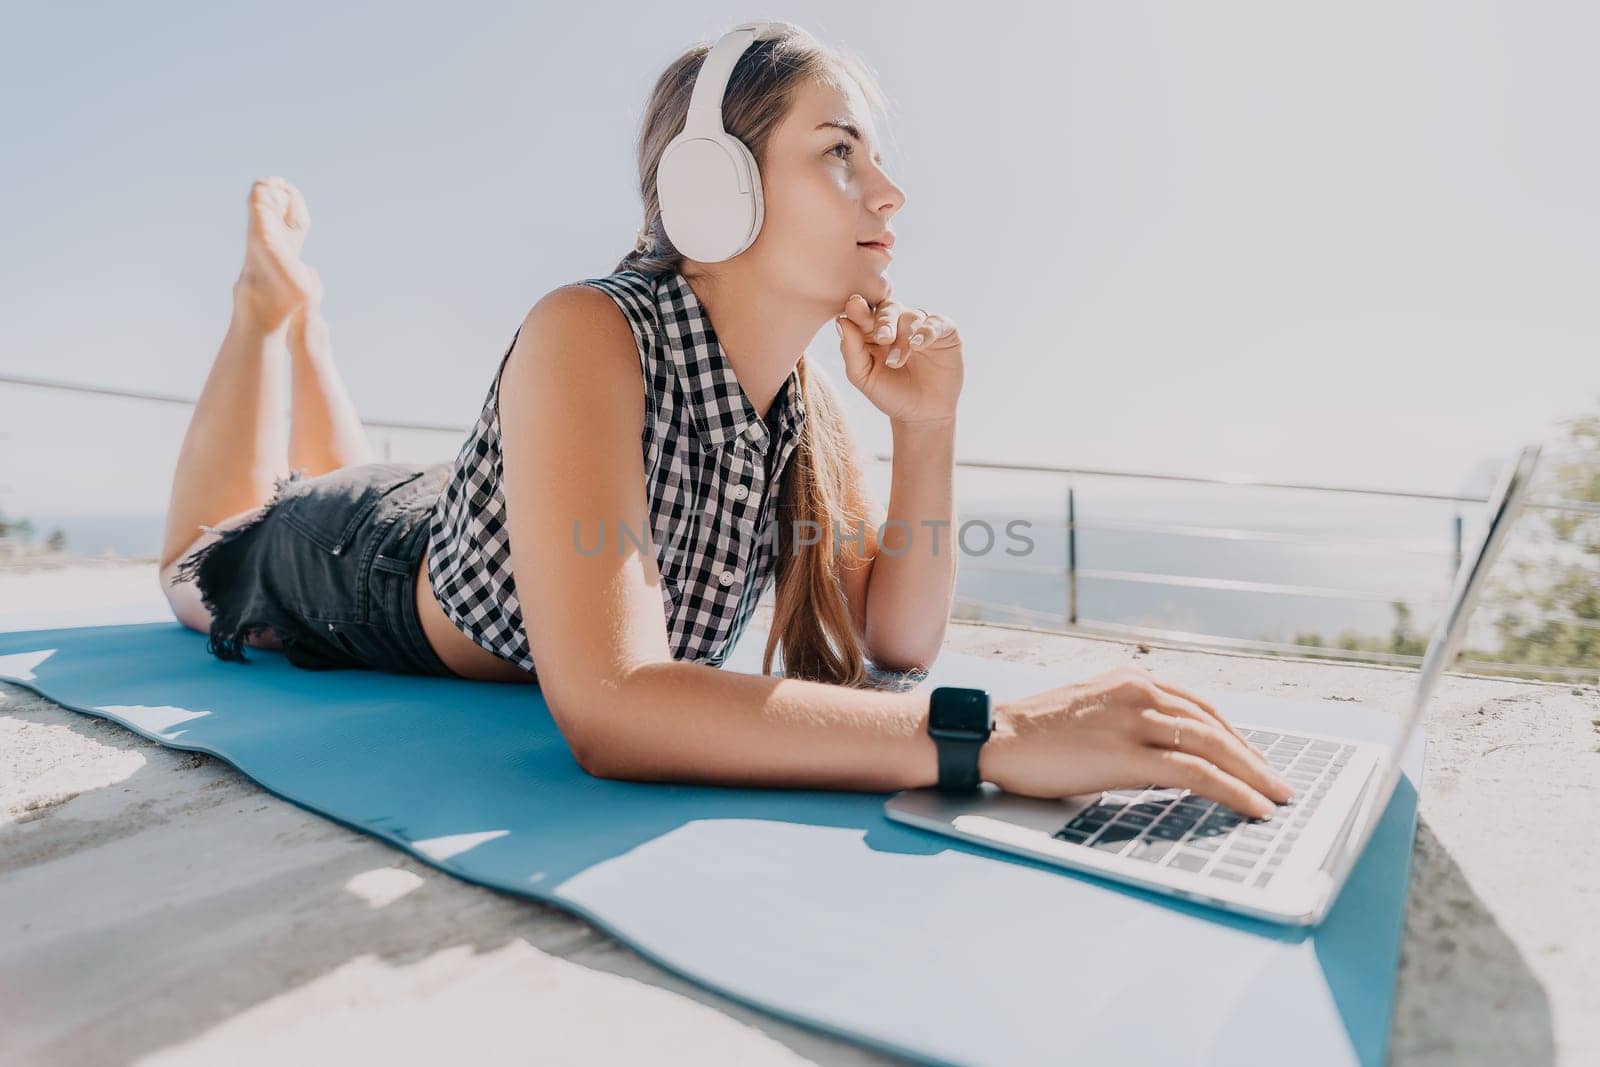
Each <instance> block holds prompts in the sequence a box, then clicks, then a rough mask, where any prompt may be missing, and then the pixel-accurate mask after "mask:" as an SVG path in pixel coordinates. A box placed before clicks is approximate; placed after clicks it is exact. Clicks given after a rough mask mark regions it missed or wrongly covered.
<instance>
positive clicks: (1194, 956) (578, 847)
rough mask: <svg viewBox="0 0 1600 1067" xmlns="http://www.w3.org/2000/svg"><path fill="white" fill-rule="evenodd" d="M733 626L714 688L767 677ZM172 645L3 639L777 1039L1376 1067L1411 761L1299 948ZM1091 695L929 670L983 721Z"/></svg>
mask: <svg viewBox="0 0 1600 1067" xmlns="http://www.w3.org/2000/svg"><path fill="white" fill-rule="evenodd" d="M765 636H766V635H765V633H764V632H761V631H759V630H756V629H754V628H752V630H751V631H749V632H747V633H746V635H745V636H744V638H743V639H742V640H741V641H740V643H739V647H738V648H737V649H736V650H735V652H734V655H733V656H732V657H731V658H730V660H729V661H728V662H727V664H725V668H724V669H727V670H739V671H758V670H759V663H760V652H761V648H762V645H763V642H764V640H765ZM204 645H205V638H204V637H203V636H202V635H200V634H197V633H195V632H193V631H190V630H187V629H185V628H184V627H182V626H181V625H179V624H178V623H176V622H171V623H146V624H140V625H101V626H85V627H73V628H65V629H54V630H34V631H28V632H11V633H0V677H4V678H7V679H10V680H12V681H15V682H19V683H21V684H23V685H26V686H28V687H29V688H31V689H34V690H36V691H38V692H39V693H41V694H43V695H45V696H48V697H50V698H51V699H53V700H55V701H57V702H58V703H61V704H64V705H66V706H67V707H70V708H74V709H76V710H78V711H81V712H85V713H87V714H90V715H98V716H101V717H104V718H108V719H111V720H113V721H115V722H118V723H121V724H122V725H124V726H126V727H128V728H129V729H131V730H133V731H135V732H136V733H138V734H140V735H142V736H144V737H148V738H150V739H152V740H154V741H158V742H160V743H162V744H164V745H168V746H170V747H172V748H178V749H190V750H195V751H200V752H206V753H209V754H211V755H214V756H218V757H220V758H222V759H225V760H227V761H228V762H229V763H232V764H233V765H234V766H236V767H238V768H239V769H240V770H241V771H243V772H244V773H245V774H247V775H249V776H250V777H251V778H253V779H255V781H257V782H259V783H260V784H261V785H262V786H263V787H264V788H266V789H268V790H270V791H271V792H273V793H276V794H277V795H279V796H281V797H283V798H285V799H287V800H290V801H293V802H294V803H296V804H299V805H301V806H302V807H305V808H307V809H309V810H311V811H315V812H317V813H319V814H322V815H324V816H327V817H328V818H330V819H333V820H335V821H337V822H340V823H344V824H345V825H347V826H351V827H354V828H355V829H358V830H363V831H365V832H367V833H370V834H372V835H374V836H376V837H380V838H382V839H383V840H385V841H388V842H390V843H391V844H393V845H395V846H397V847H399V848H401V849H404V850H405V851H407V852H409V853H411V854H413V855H415V856H417V857H418V858H420V859H422V860H424V861H426V862H428V863H430V864H432V865H433V866H435V867H438V868H439V869H441V870H444V871H448V872H449V873H450V874H453V875H455V876H457V877H459V878H463V879H465V880H467V881H469V882H476V883H478V884H481V885H486V886H491V887H493V888H495V889H500V890H504V891H506V892H510V893H520V894H523V895H525V896H528V897H532V898H535V899H538V900H543V901H546V902H548V903H551V904H554V905H557V906H559V907H561V908H564V909H566V910H568V911H570V912H573V913H575V914H577V915H580V916H582V917H583V918H585V919H587V920H589V921H590V922H592V923H594V924H595V925H597V926H599V927H601V928H602V929H604V930H606V931H607V932H608V933H610V934H612V935H613V936H615V937H617V938H619V939H620V940H622V941H624V942H626V943H627V944H629V945H631V946H632V947H633V948H635V949H637V950H638V951H639V952H640V953H642V954H643V955H645V956H647V957H649V958H650V959H652V960H654V961H655V962H657V963H659V964H660V965H662V966H664V967H666V968H668V969H670V970H672V971H675V972H677V973H678V974H681V975H683V976H684V977H686V978H689V979H691V980H693V981H695V982H698V983H700V984H702V985H704V986H706V987H708V988H710V989H714V990H716V991H717V992H719V993H722V994H724V995H727V996H729V997H732V998H734V999H737V1000H739V1001H742V1002H744V1003H746V1004H750V1005H752V1006H754V1007H757V1008H760V1009H763V1010H765V1011H768V1012H771V1013H772V1014H774V1015H777V1016H781V1017H783V1018H786V1019H789V1020H791V1021H794V1022H798V1023H801V1024H803V1025H808V1026H811V1027H815V1028H817V1029H819V1030H823V1031H826V1032H830V1033H834V1034H837V1035H840V1036H842V1037H845V1038H848V1039H850V1040H852V1041H857V1042H860V1043H862V1044H864V1045H869V1046H872V1047H875V1048H878V1049H882V1050H887V1051H890V1052H895V1053H898V1054H900V1055H903V1056H909V1057H912V1058H916V1059H922V1060H926V1061H929V1062H935V1063H953V1064H1026V1063H1062V1062H1075V1063H1094V1064H1117V1063H1130V1064H1131V1063H1139V1064H1148V1063H1157V1062H1159V1063H1164V1064H1169V1065H1177V1064H1201V1063H1205V1064H1230V1065H1232V1064H1250V1063H1261V1064H1269V1063H1270V1064H1274V1065H1276V1064H1279V1063H1281V1062H1282V1061H1283V1060H1284V1058H1285V1057H1287V1056H1292V1057H1293V1058H1294V1060H1295V1061H1296V1062H1297V1063H1301V1064H1348V1063H1366V1064H1377V1063H1381V1062H1383V1061H1384V1058H1385V1049H1386V1045H1387V1040H1388V1033H1389V1021H1390V1014H1391V1008H1392V1004H1393V995H1394V984H1395V973H1396V968H1397V965H1398V962H1399V952H1400V935H1401V929H1402V918H1403V912H1404V905H1405V896H1406V880H1407V875H1408V872H1409V867H1410V857H1411V845H1412V836H1413V833H1414V830H1415V825H1416V802H1417V794H1418V788H1417V786H1418V783H1419V782H1420V781H1421V775H1422V761H1423V748H1424V744H1423V739H1422V738H1421V737H1420V736H1419V737H1417V738H1416V739H1415V740H1414V741H1413V743H1412V745H1411V748H1410V750H1409V752H1408V754H1407V757H1406V760H1405V770H1406V774H1405V776H1404V777H1403V778H1402V780H1401V783H1400V787H1399V788H1398V789H1397V791H1396V793H1395V797H1394V799H1393V801H1392V802H1391V803H1390V805H1389V807H1388V809H1387V811H1386V812H1385V814H1384V816H1383V820H1382V823H1381V825H1380V826H1379V827H1378V830H1377V832H1376V834H1375V835H1374V837H1373V839H1372V841H1371V843H1370V845H1369V847H1368V849H1367V851H1366V853H1365V855H1364V856H1363V857H1362V859H1361V861H1360V863H1359V864H1358V865H1357V867H1356V869H1355V871H1354V873H1353V874H1352V876H1351V879H1350V882H1349V883H1348V884H1347V885H1346V887H1345V890H1344V893H1343V894H1342V896H1341V897H1340V900H1339V902H1338V904H1337V905H1336V907H1335V908H1334V910H1333V911H1332V913H1331V914H1330V915H1329V917H1328V918H1327V919H1326V920H1324V922H1323V924H1322V925H1321V926H1319V927H1317V928H1315V929H1314V930H1304V929H1296V928H1286V927H1279V926H1275V925H1273V924H1270V923H1265V922H1259V921H1256V920H1253V919H1249V918H1244V917H1238V916H1231V915H1228V914H1227V913H1224V912H1220V911H1215V910H1212V909H1209V908H1206V907H1203V906H1201V905H1198V904H1193V903H1190V902H1186V901H1182V900H1178V899H1175V898H1168V897H1164V896H1161V895H1159V894H1155V893H1149V892H1146V891H1144V890H1140V889H1136V888H1133V887H1129V886H1122V885H1118V884H1117V883H1114V882H1110V881H1107V880H1104V879H1100V878H1097V877H1094V876H1091V875H1080V874H1075V873H1072V872H1067V871H1063V870H1061V869H1058V868H1054V867H1049V866H1047V865H1045V864H1040V863H1035V862H1032V861H1030V860H1026V859H1022V858H1020V857H1015V856H1011V855H1008V854H1006V853H1002V852H998V851H993V850H989V849H986V848H983V847H981V846H977V845H968V844H966V843H964V842H961V841H957V840H954V839H951V838H946V837H943V836H941V835H937V834H932V833H928V832H925V831H922V830H918V829H915V828H912V827H907V826H903V825H901V824H898V823H894V822H890V821H889V820H888V819H887V818H886V817H885V816H884V814H883V801H884V799H885V796H884V795H883V794H871V793H841V792H828V791H816V792H812V791H800V790H780V789H766V790H763V789H731V788H720V787H708V786H693V785H675V784H648V783H637V782H618V781H606V780H602V779H596V778H592V777H590V776H588V775H587V774H585V773H584V772H583V771H582V770H581V769H580V768H579V767H578V766H577V764H576V763H574V762H573V760H572V757H571V755H570V753H569V752H568V750H567V746H566V744H565V743H564V741H563V740H562V738H561V734H560V732H559V731H558V730H557V729H556V727H555V725H554V723H553V722H552V720H551V718H550V715H549V712H548V710H547V708H546V706H545V704H544V702H543V699H542V698H541V696H540V694H539V692H538V690H537V689H536V688H535V687H533V686H527V685H514V684H496V683H485V682H468V681H464V680H460V679H452V678H423V677H407V676H400V675H389V674H381V673H376V672H371V671H329V672H316V671H305V670H301V669H299V668H297V667H294V666H293V665H291V664H290V663H289V662H288V661H287V659H285V658H284V656H283V655H282V653H279V652H272V651H265V650H256V649H252V650H250V651H249V653H248V654H249V657H250V660H249V662H248V663H244V664H240V663H230V662H223V661H220V660H217V659H215V658H213V657H211V656H208V655H207V654H206V653H205V649H204ZM1082 676H1083V675H1077V674H1074V673H1072V672H1070V671H1063V670H1059V669H1049V668H1042V667H1036V666H1031V665H1027V664H1018V663H1008V662H1003V661H996V660H987V659H982V658H980V657H976V656H970V655H963V654H958V653H953V652H946V653H944V654H943V655H941V656H940V658H939V660H938V661H937V663H936V664H935V665H934V669H933V671H932V672H931V674H930V676H929V678H928V680H927V681H926V682H925V683H923V684H924V685H925V686H927V687H930V688H931V687H932V686H936V685H951V684H956V685H980V686H984V687H987V688H988V689H989V690H990V691H991V692H992V693H994V694H995V696H996V697H997V698H998V699H1006V698H1009V697H1013V696H1019V695H1022V694H1025V693H1031V692H1037V691H1039V690H1041V689H1044V688H1048V687H1051V686H1055V685H1061V684H1064V683H1066V682H1069V681H1074V680H1076V679H1078V678H1079V677H1082ZM1195 691H1196V692H1198V693H1199V694H1200V695H1202V696H1204V697H1206V698H1207V699H1209V700H1211V701H1212V702H1213V703H1214V704H1215V705H1216V706H1217V707H1218V708H1220V709H1221V710H1223V712H1224V714H1227V715H1228V716H1229V717H1230V718H1231V719H1237V720H1240V721H1249V722H1255V723H1260V724H1262V725H1264V726H1268V727H1282V728H1295V727H1300V728H1303V729H1312V730H1337V731H1341V732H1344V733H1347V734H1349V735H1351V736H1356V737H1364V738H1370V739H1373V740H1379V739H1383V738H1385V737H1387V736H1388V730H1389V729H1391V728H1392V725H1393V722H1394V720H1393V718H1392V717H1390V716H1389V715H1388V714H1386V713H1384V712H1382V711H1379V710H1377V709H1374V708H1370V707H1364V706H1362V705H1360V704H1354V703H1346V702H1338V703H1335V702H1332V701H1306V700H1285V699H1279V698H1276V697H1266V696H1259V695H1254V694H1247V693H1233V692H1228V691H1226V690H1219V689H1199V688H1198V687H1196V688H1195Z"/></svg>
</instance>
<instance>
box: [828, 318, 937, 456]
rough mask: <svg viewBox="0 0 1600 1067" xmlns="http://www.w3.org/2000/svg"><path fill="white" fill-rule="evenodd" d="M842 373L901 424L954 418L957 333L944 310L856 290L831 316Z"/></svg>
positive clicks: (875, 404)
mask: <svg viewBox="0 0 1600 1067" xmlns="http://www.w3.org/2000/svg"><path fill="white" fill-rule="evenodd" d="M834 324H835V325H836V326H837V327H838V329H839V351H840V353H841V354H842V355H843V356H844V371H845V376H846V377H847V378H848V379H849V380H850V384H851V385H853V386H855V387H856V388H857V389H859V390H861V391H862V392H863V393H865V394H866V397H867V399H868V400H870V401H872V403H873V406H875V407H876V408H877V409H878V410H879V411H881V412H883V413H884V414H885V415H887V416H889V418H890V419H891V420H893V421H894V422H897V423H900V424H902V425H910V424H913V423H935V422H945V421H949V420H952V419H954V418H955V414H956V399H957V398H958V397H959V396H960V395H961V382H962V373H963V370H962V368H963V364H962V360H961V334H960V333H959V332H958V331H957V330H956V324H955V323H954V322H952V321H951V320H950V319H948V318H946V317H945V316H943V315H939V314H934V313H928V312H923V311H921V310H919V309H917V308H910V307H906V306H905V305H903V304H901V303H899V302H897V301H895V300H892V299H891V300H887V301H885V302H884V303H882V304H880V305H878V306H877V307H876V308H874V307H872V306H871V305H870V304H868V303H867V301H866V298H865V297H863V296H862V295H861V294H860V293H855V294H853V295H852V296H851V297H850V299H849V300H847V301H845V305H844V311H843V312H842V313H841V314H840V315H838V316H836V317H835V318H834Z"/></svg>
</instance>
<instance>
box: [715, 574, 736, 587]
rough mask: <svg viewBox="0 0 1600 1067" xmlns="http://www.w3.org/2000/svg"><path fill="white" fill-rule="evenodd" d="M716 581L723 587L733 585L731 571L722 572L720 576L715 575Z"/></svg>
mask: <svg viewBox="0 0 1600 1067" xmlns="http://www.w3.org/2000/svg"><path fill="white" fill-rule="evenodd" d="M717 581H719V582H721V583H722V584H723V585H732V584H733V572H732V571H723V572H722V573H721V574H719V575H717Z"/></svg>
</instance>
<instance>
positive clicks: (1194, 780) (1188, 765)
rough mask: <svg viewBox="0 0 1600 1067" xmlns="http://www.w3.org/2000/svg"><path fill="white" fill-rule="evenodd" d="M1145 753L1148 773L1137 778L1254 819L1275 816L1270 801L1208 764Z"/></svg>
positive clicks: (1182, 755) (1181, 755) (1165, 752)
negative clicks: (1219, 805)
mask: <svg viewBox="0 0 1600 1067" xmlns="http://www.w3.org/2000/svg"><path fill="white" fill-rule="evenodd" d="M1145 752H1146V753H1147V755H1146V756H1145V765H1146V766H1148V767H1149V768H1150V770H1149V771H1148V772H1145V771H1141V772H1140V775H1141V777H1148V778H1149V779H1150V781H1152V782H1154V783H1155V784H1156V785H1158V786H1176V787H1180V788H1183V789H1187V790H1189V791H1190V792H1191V793H1198V794H1200V795H1201V796H1203V797H1205V798H1206V799H1207V800H1215V801H1216V802H1217V803H1218V804H1223V805H1226V806H1227V807H1229V808H1232V809H1233V810H1234V811H1236V812H1238V813H1239V814H1241V815H1247V816H1251V817H1253V818H1258V819H1266V818H1270V817H1271V816H1272V815H1274V814H1275V813H1276V812H1277V807H1276V806H1275V805H1274V804H1273V803H1272V801H1270V800H1268V799H1267V798H1266V797H1264V796H1262V795H1261V794H1260V793H1258V792H1256V791H1255V790H1254V789H1252V788H1250V787H1249V786H1248V785H1246V784H1245V783H1243V782H1241V781H1240V780H1239V779H1237V778H1235V777H1234V776H1233V775H1231V774H1229V773H1228V772H1227V771H1225V770H1223V769H1222V768H1220V767H1218V766H1217V765H1216V764H1214V763H1211V762H1209V761H1208V760H1205V759H1202V758H1201V757H1199V756H1196V755H1194V754H1192V753H1189V752H1178V751H1174V750H1173V749H1170V748H1168V749H1155V748H1147V749H1145Z"/></svg>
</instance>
